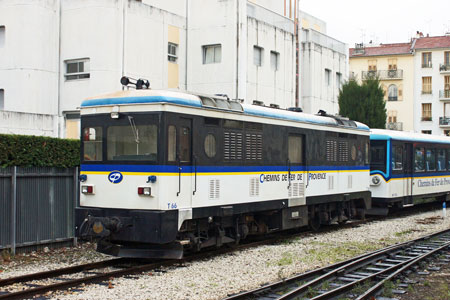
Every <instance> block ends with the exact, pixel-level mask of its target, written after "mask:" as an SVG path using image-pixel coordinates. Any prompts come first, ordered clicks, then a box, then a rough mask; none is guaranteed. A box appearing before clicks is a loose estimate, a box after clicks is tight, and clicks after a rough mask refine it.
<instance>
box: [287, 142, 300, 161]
mask: <svg viewBox="0 0 450 300" xmlns="http://www.w3.org/2000/svg"><path fill="white" fill-rule="evenodd" d="M288 139H289V141H288V158H289V161H290V162H291V163H292V164H301V163H302V162H303V140H302V137H301V136H296V135H290V136H289V138H288Z"/></svg>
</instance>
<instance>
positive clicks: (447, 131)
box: [444, 129, 450, 159]
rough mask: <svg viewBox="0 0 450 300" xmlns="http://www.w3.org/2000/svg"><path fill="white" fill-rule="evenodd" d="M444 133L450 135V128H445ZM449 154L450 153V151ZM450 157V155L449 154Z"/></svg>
mask: <svg viewBox="0 0 450 300" xmlns="http://www.w3.org/2000/svg"><path fill="white" fill-rule="evenodd" d="M444 135H445V136H450V130H448V129H447V130H444ZM449 154H450V151H449ZM449 159H450V156H449Z"/></svg>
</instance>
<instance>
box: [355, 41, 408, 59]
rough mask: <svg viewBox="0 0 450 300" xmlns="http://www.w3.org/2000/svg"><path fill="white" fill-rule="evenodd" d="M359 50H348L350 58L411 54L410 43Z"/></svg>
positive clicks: (382, 45)
mask: <svg viewBox="0 0 450 300" xmlns="http://www.w3.org/2000/svg"><path fill="white" fill-rule="evenodd" d="M358 50H359V49H355V48H350V57H359V56H363V57H364V56H380V55H403V54H410V53H411V43H397V44H381V45H380V46H370V47H364V48H363V49H361V50H363V51H361V50H360V51H361V52H360V53H358Z"/></svg>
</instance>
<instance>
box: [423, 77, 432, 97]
mask: <svg viewBox="0 0 450 300" xmlns="http://www.w3.org/2000/svg"><path fill="white" fill-rule="evenodd" d="M422 94H431V76H428V77H422Z"/></svg>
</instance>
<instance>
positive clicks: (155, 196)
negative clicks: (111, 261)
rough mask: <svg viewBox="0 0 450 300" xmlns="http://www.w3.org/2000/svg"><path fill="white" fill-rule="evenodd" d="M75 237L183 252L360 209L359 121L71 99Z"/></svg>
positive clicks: (363, 142)
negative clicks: (77, 146)
mask: <svg viewBox="0 0 450 300" xmlns="http://www.w3.org/2000/svg"><path fill="white" fill-rule="evenodd" d="M81 131H82V164H81V172H80V173H81V176H80V179H81V181H82V182H81V196H80V207H78V208H77V209H76V223H77V234H78V235H79V236H82V237H101V241H100V242H99V244H98V245H99V248H98V250H99V251H101V252H104V253H109V254H113V255H118V256H141V257H181V255H182V253H183V249H186V248H191V249H200V248H203V247H208V246H220V245H221V244H223V243H229V242H238V241H239V240H240V239H243V238H245V237H246V236H247V235H249V234H257V233H267V232H270V231H275V230H282V229H289V228H295V227H301V226H305V225H308V223H309V224H310V225H311V226H313V227H317V226H319V225H320V224H324V223H331V222H335V221H338V222H344V221H345V220H347V219H349V218H352V217H355V216H357V215H363V214H364V212H365V210H367V209H368V208H370V192H369V187H368V182H369V180H370V174H369V128H368V127H367V126H365V125H364V124H360V123H357V122H353V121H349V120H345V119H342V118H337V117H331V116H319V115H309V114H305V113H301V112H294V111H287V110H281V109H275V108H269V107H265V106H260V105H244V104H241V103H240V102H237V101H232V100H228V99H226V98H222V97H217V96H202V95H194V94H189V93H183V92H178V91H160V90H127V91H121V92H117V93H114V94H109V95H105V96H100V97H95V98H91V99H88V100H86V101H84V102H83V103H82V106H81Z"/></svg>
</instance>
